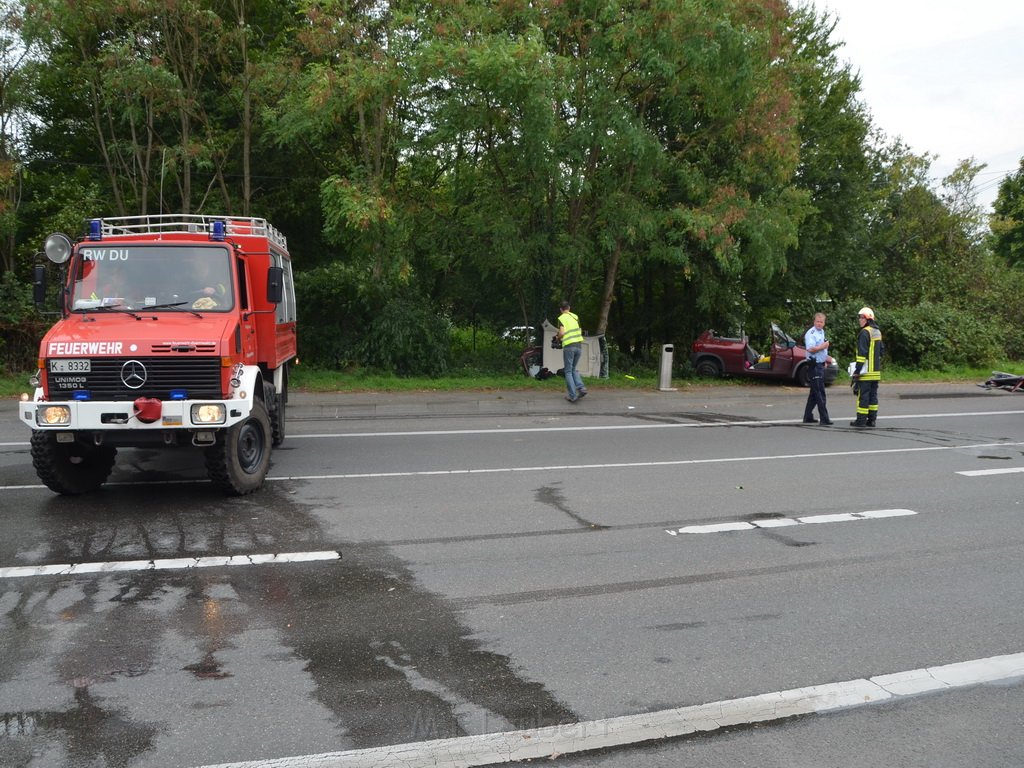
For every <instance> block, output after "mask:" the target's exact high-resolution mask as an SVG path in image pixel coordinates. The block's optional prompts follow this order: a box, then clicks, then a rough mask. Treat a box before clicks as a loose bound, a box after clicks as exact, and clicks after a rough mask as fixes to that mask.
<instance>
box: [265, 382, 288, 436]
mask: <svg viewBox="0 0 1024 768" xmlns="http://www.w3.org/2000/svg"><path fill="white" fill-rule="evenodd" d="M281 382H282V383H281V391H280V392H276V393H275V392H274V386H273V385H272V384H268V385H267V393H268V397H267V402H268V403H269V402H273V404H274V407H273V409H272V410H271V411H270V433H271V435H272V442H273V445H274V447H275V448H277V447H278V446H280V445H281V443H283V442H284V438H285V434H286V431H287V430H286V427H287V423H286V418H285V417H286V416H287V413H286V411H285V409H286V408H287V406H288V368H287V365H286V367H285V369H284V371H283V375H282V376H281Z"/></svg>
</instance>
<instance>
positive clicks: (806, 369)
mask: <svg viewBox="0 0 1024 768" xmlns="http://www.w3.org/2000/svg"><path fill="white" fill-rule="evenodd" d="M793 378H794V379H796V383H797V384H798V385H799V386H801V387H809V386H810V385H811V366H810V365H801V366H800V367H799V368H797V369H796V376H794V377H793Z"/></svg>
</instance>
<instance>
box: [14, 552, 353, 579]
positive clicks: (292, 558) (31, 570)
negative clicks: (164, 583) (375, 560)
mask: <svg viewBox="0 0 1024 768" xmlns="http://www.w3.org/2000/svg"><path fill="white" fill-rule="evenodd" d="M339 559H341V553H340V552H335V551H333V550H330V551H326V552H281V553H278V554H267V555H230V556H223V557H217V556H214V557H175V558H168V559H162V560H115V561H112V562H105V563H65V564H62V565H21V566H12V567H8V568H0V579H20V578H25V577H28V576H75V575H78V574H83V573H120V572H124V571H166V570H174V569H182V568H216V567H219V566H225V565H269V564H272V563H308V562H313V561H317V560H339Z"/></svg>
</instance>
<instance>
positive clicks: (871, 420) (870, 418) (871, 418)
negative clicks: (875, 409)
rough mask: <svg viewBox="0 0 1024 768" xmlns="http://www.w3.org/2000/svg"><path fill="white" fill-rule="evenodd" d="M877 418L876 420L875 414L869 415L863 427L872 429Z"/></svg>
mask: <svg viewBox="0 0 1024 768" xmlns="http://www.w3.org/2000/svg"><path fill="white" fill-rule="evenodd" d="M877 418H878V417H877V416H875V414H873V413H872V414H870V415H869V416H868V420H867V421H866V422H865V424H864V426H866V427H874V426H875V420H876V419H877Z"/></svg>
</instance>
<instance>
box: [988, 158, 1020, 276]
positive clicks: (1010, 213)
mask: <svg viewBox="0 0 1024 768" xmlns="http://www.w3.org/2000/svg"><path fill="white" fill-rule="evenodd" d="M992 210H993V216H992V219H991V226H992V249H993V250H994V251H995V252H996V253H997V254H999V256H1001V257H1002V258H1003V259H1004V260H1005V261H1006V263H1007V264H1010V265H1013V266H1018V267H1019V266H1022V265H1024V158H1021V161H1020V167H1019V168H1018V169H1017V170H1016V171H1015V172H1014V173H1011V174H1008V175H1007V176H1006V178H1005V179H1003V181H1002V183H1001V184H1000V185H999V192H998V193H997V195H996V200H995V203H994V204H993V206H992Z"/></svg>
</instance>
